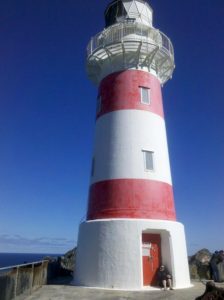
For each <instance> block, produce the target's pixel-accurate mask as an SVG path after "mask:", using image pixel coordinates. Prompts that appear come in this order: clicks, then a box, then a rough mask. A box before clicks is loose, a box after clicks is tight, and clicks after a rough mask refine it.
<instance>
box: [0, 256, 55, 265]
mask: <svg viewBox="0 0 224 300" xmlns="http://www.w3.org/2000/svg"><path fill="white" fill-rule="evenodd" d="M46 256H51V257H58V256H61V254H41V253H36V254H34V253H0V268H3V267H9V266H15V265H20V264H24V263H30V262H35V261H39V260H42V259H43V258H44V257H46Z"/></svg>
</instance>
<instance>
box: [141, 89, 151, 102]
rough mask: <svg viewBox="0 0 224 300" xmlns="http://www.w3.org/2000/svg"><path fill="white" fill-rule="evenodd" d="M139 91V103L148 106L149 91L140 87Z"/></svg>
mask: <svg viewBox="0 0 224 300" xmlns="http://www.w3.org/2000/svg"><path fill="white" fill-rule="evenodd" d="M140 90H141V102H142V103H143V104H148V105H149V104H150V102H151V99H150V89H148V88H146V87H140Z"/></svg>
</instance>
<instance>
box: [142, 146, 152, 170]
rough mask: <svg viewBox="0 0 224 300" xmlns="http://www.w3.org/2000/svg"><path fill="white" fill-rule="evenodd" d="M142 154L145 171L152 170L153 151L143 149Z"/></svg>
mask: <svg viewBox="0 0 224 300" xmlns="http://www.w3.org/2000/svg"><path fill="white" fill-rule="evenodd" d="M142 152H143V155H144V164H145V170H146V171H153V170H154V159H153V156H154V152H153V151H146V150H143V151H142Z"/></svg>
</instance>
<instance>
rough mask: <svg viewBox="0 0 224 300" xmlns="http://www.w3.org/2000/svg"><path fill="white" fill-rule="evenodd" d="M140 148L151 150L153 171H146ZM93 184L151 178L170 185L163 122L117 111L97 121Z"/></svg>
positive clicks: (151, 116)
mask: <svg viewBox="0 0 224 300" xmlns="http://www.w3.org/2000/svg"><path fill="white" fill-rule="evenodd" d="M142 149H144V150H149V151H154V166H155V170H154V171H145V168H144V156H143V153H142ZM93 156H94V158H95V168H94V175H93V177H92V178H91V180H92V182H91V183H95V182H99V181H103V180H110V179H124V178H126V179H127V178H129V179H151V180H157V181H162V182H166V183H168V184H172V180H171V174H170V164H169V155H168V147H167V137H166V128H165V122H164V119H163V118H162V117H160V116H159V115H156V114H155V113H151V112H148V111H143V110H119V111H114V112H111V113H107V114H105V115H103V116H101V117H100V118H99V119H98V120H97V122H96V129H95V146H94V154H93Z"/></svg>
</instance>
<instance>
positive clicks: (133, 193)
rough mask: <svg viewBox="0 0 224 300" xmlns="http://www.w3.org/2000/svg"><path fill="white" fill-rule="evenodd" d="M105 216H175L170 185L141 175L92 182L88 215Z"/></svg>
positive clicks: (165, 218)
mask: <svg viewBox="0 0 224 300" xmlns="http://www.w3.org/2000/svg"><path fill="white" fill-rule="evenodd" d="M105 218H106V219H107V218H139V219H160V220H175V219H176V215H175V209H174V200H173V189H172V186H171V185H169V184H167V183H164V182H160V181H152V180H143V179H142V180H140V179H117V180H108V181H101V182H98V183H95V184H93V185H92V186H91V188H90V193H89V209H88V214H87V219H88V220H94V219H105Z"/></svg>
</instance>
